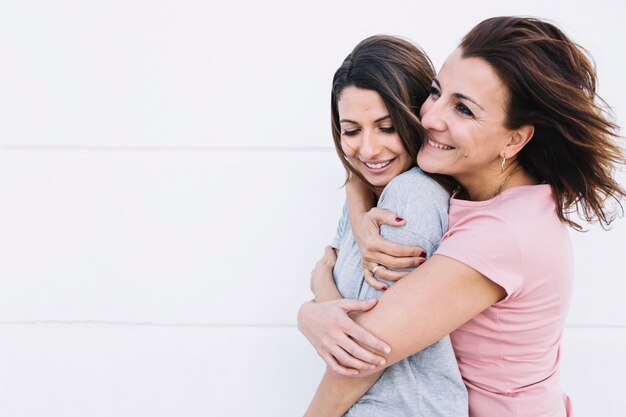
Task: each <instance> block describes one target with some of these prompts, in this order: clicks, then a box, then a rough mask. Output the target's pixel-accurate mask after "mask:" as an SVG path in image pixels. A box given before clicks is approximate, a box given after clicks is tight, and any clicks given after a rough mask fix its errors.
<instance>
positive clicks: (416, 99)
mask: <svg viewBox="0 0 626 417" xmlns="http://www.w3.org/2000/svg"><path fill="white" fill-rule="evenodd" d="M434 77H435V70H434V68H433V64H432V63H431V62H430V59H429V58H428V56H427V55H426V54H425V53H424V51H422V50H421V49H420V48H419V47H417V46H415V45H414V44H412V43H411V42H408V41H406V40H404V39H402V38H398V37H395V36H389V35H376V36H371V37H369V38H367V39H364V40H363V41H361V42H360V43H359V44H358V45H357V46H356V47H355V48H354V49H353V50H352V52H350V54H349V55H348V56H347V57H346V59H345V60H344V61H343V63H342V64H341V66H340V67H339V68H338V69H337V71H336V72H335V75H334V77H333V85H332V92H331V104H330V107H331V128H332V134H333V141H334V142H335V149H336V150H337V154H338V155H339V158H340V159H341V163H342V164H343V166H344V168H345V169H346V181H348V180H349V178H350V177H351V176H352V175H354V176H356V177H358V178H359V179H360V180H361V181H363V182H364V183H365V184H369V183H368V182H367V180H366V179H365V178H364V177H363V176H362V175H361V174H360V173H359V172H358V171H357V170H356V169H354V168H353V167H352V165H350V163H349V162H348V161H347V159H346V155H345V154H344V152H343V150H342V149H341V128H340V126H339V111H338V106H337V102H338V100H339V99H340V96H341V92H342V91H343V90H344V88H346V87H351V86H353V87H358V88H363V89H367V90H373V91H375V92H377V93H378V94H379V95H380V96H381V98H382V99H383V102H384V103H385V106H386V107H387V110H388V111H389V115H390V116H391V120H392V122H393V125H394V128H395V129H396V131H397V132H398V136H399V137H400V139H401V141H402V144H403V146H404V149H406V151H407V152H408V154H409V155H410V156H411V159H412V160H413V164H415V160H416V157H417V151H419V149H420V147H421V146H422V140H423V138H424V130H423V128H422V125H421V123H420V121H419V118H418V114H419V109H420V107H421V105H422V103H423V102H424V101H425V100H426V98H427V97H428V94H429V89H430V84H431V82H432V80H433V78H434ZM438 179H439V180H440V182H443V183H444V184H446V185H447V184H448V183H450V181H451V180H450V179H447V181H446V179H441V178H438ZM369 185H370V187H371V184H369Z"/></svg>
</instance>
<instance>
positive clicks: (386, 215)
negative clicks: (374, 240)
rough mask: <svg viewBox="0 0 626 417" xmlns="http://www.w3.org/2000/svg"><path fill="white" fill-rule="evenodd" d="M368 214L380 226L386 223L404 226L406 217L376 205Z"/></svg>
mask: <svg viewBox="0 0 626 417" xmlns="http://www.w3.org/2000/svg"><path fill="white" fill-rule="evenodd" d="M368 216H369V217H370V219H371V220H372V221H374V222H375V223H376V224H378V225H379V226H380V225H381V224H386V225H389V226H403V225H404V223H405V222H404V219H403V218H402V217H400V216H398V215H397V214H396V213H394V212H392V211H389V210H385V209H382V208H378V207H374V208H372V209H371V210H370V211H369V212H368Z"/></svg>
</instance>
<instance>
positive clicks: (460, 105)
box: [454, 103, 474, 117]
mask: <svg viewBox="0 0 626 417" xmlns="http://www.w3.org/2000/svg"><path fill="white" fill-rule="evenodd" d="M454 108H455V109H456V111H458V112H459V113H461V114H464V115H465V116H469V117H474V113H472V111H471V110H470V109H469V107H467V106H466V105H465V104H463V103H456V104H455V106H454Z"/></svg>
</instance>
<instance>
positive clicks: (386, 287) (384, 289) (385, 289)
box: [381, 285, 389, 291]
mask: <svg viewBox="0 0 626 417" xmlns="http://www.w3.org/2000/svg"><path fill="white" fill-rule="evenodd" d="M388 288H389V287H388V286H386V285H383V286H382V287H381V290H383V291H387V289H388Z"/></svg>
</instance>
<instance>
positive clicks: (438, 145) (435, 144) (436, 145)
mask: <svg viewBox="0 0 626 417" xmlns="http://www.w3.org/2000/svg"><path fill="white" fill-rule="evenodd" d="M428 144H429V145H430V146H432V147H433V148H437V149H441V150H444V151H449V150H450V149H456V148H454V147H452V146H448V145H444V144H443V143H438V142H435V141H434V140H432V139H428Z"/></svg>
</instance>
